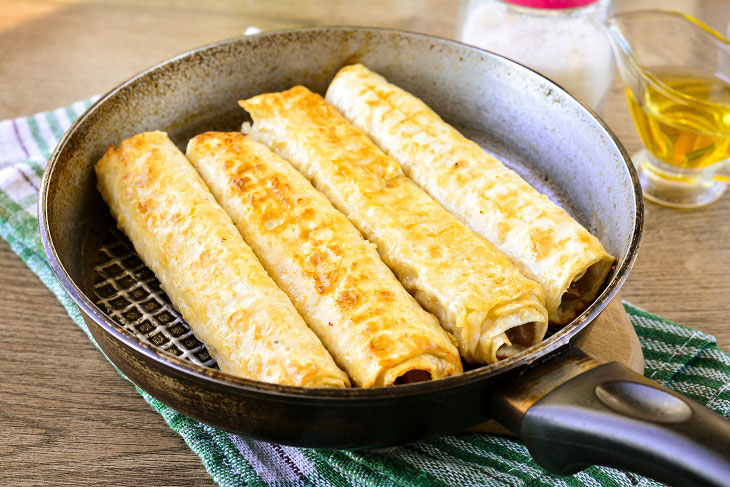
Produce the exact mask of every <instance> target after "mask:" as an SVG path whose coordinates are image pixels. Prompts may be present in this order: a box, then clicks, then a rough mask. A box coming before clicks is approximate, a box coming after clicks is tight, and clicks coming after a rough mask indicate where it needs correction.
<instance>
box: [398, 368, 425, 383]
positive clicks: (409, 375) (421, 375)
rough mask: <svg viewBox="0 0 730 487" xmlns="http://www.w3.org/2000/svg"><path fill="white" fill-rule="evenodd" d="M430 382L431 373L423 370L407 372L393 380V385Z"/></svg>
mask: <svg viewBox="0 0 730 487" xmlns="http://www.w3.org/2000/svg"><path fill="white" fill-rule="evenodd" d="M427 380H431V372H428V371H425V370H409V371H408V372H406V373H405V374H403V375H401V376H400V377H398V378H397V379H396V380H395V384H396V385H399V384H412V383H414V382H424V381H427Z"/></svg>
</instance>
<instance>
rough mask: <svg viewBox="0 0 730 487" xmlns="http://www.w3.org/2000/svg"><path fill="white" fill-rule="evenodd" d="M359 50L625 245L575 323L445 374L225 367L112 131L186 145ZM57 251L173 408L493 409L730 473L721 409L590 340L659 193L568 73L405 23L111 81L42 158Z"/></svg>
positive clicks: (645, 470) (717, 480)
mask: <svg viewBox="0 0 730 487" xmlns="http://www.w3.org/2000/svg"><path fill="white" fill-rule="evenodd" d="M354 62H362V63H364V64H365V65H367V66H369V67H370V68H371V69H373V70H375V71H377V72H380V73H382V74H383V75H385V76H386V77H387V78H388V79H390V80H391V81H393V82H394V83H396V84H398V85H400V86H402V87H403V88H405V89H407V90H409V91H410V92H412V93H414V94H415V95H416V96H418V97H420V98H422V99H423V100H425V102H426V103H428V104H429V105H430V106H431V107H432V108H433V109H434V110H435V111H436V112H437V113H439V114H440V115H441V116H442V117H443V118H444V119H445V120H446V121H448V122H450V123H452V124H453V125H455V126H456V127H457V128H459V129H460V130H462V131H464V132H465V133H466V134H467V136H469V137H472V138H474V139H475V140H476V141H477V142H479V143H480V144H482V145H483V146H484V147H485V149H487V150H489V151H491V152H493V153H495V154H496V155H497V156H499V157H500V158H501V159H502V160H504V161H506V163H507V164H508V165H509V166H511V167H513V168H514V169H515V170H517V171H518V172H519V173H520V174H522V175H523V176H524V177H525V178H526V179H527V180H528V181H529V182H530V183H532V184H533V185H535V186H536V187H537V188H538V189H540V190H541V191H543V192H545V193H547V194H548V195H549V196H551V197H552V198H553V200H555V201H557V202H558V203H559V204H560V205H562V206H563V207H564V208H566V209H567V210H568V211H569V212H570V213H572V215H573V216H574V217H575V218H577V219H578V220H579V221H580V222H581V223H582V224H583V225H585V226H586V227H587V228H588V229H590V230H591V231H592V232H593V233H594V234H595V235H597V236H598V237H599V238H600V240H601V242H602V243H603V244H604V246H605V247H606V249H607V250H608V251H609V252H610V253H611V254H613V255H614V256H616V257H617V262H616V265H615V268H614V269H613V271H612V273H611V275H610V276H609V278H608V280H607V282H606V284H605V288H604V289H603V291H602V293H601V294H600V296H599V297H598V298H597V299H596V300H595V301H594V302H593V303H592V304H591V305H590V306H589V307H588V308H587V309H586V310H585V311H584V312H583V313H582V314H581V315H580V316H579V317H578V318H576V319H575V320H574V321H573V322H572V323H570V324H569V325H567V326H565V327H563V328H562V329H560V330H559V331H557V332H556V333H554V334H553V335H552V336H550V337H549V338H547V339H546V340H544V341H543V342H542V343H540V344H538V345H536V346H534V347H532V348H530V349H528V350H526V351H524V352H523V353H520V354H518V355H516V356H514V357H512V358H510V359H508V360H504V361H501V362H499V363H497V364H494V365H488V366H483V367H479V368H475V369H472V370H468V371H466V372H465V373H464V374H462V375H459V376H456V377H451V378H446V379H441V380H437V381H431V382H422V383H416V384H408V385H400V386H394V387H388V388H375V389H354V388H353V389H346V390H324V389H304V388H298V387H291V386H281V385H275V384H264V383H260V382H256V381H251V380H246V379H240V378H235V377H232V376H229V375H226V374H223V373H221V372H220V371H219V370H217V369H216V368H215V364H214V362H213V361H212V359H211V358H210V356H209V355H208V354H207V352H206V351H205V348H204V346H203V345H202V344H201V343H200V342H198V341H197V340H196V339H195V337H194V336H193V335H192V333H191V331H190V329H189V327H188V326H187V324H186V323H185V322H184V320H182V318H181V317H180V315H179V314H178V313H177V312H176V311H175V309H174V308H173V307H172V306H171V305H170V303H169V300H168V299H167V297H166V296H165V294H164V291H163V290H162V289H160V286H159V283H158V282H157V280H156V279H155V277H154V275H153V274H152V273H151V272H150V271H149V269H147V268H146V267H145V266H144V265H143V264H142V262H141V261H140V260H139V258H138V257H137V255H136V254H135V252H134V250H133V247H132V246H131V244H130V243H129V242H128V241H127V240H126V239H125V238H124V236H123V235H121V234H120V233H119V232H118V231H117V230H116V229H115V223H114V221H113V220H112V218H111V217H110V215H109V212H108V209H107V207H106V206H105V204H104V203H103V201H102V200H101V198H100V196H99V194H98V192H97V191H96V188H95V183H96V181H95V176H94V175H93V165H94V163H95V162H96V161H97V160H98V159H99V158H100V157H101V155H102V153H103V151H104V150H105V149H106V148H107V147H108V146H109V145H110V144H117V143H119V142H120V141H121V140H122V139H124V138H126V137H129V136H131V135H134V134H137V133H139V132H143V131H147V130H156V129H161V130H165V131H167V132H168V133H169V135H170V136H171V138H172V139H173V140H174V141H175V142H176V143H177V144H178V145H179V146H181V147H183V146H184V145H185V143H186V141H187V140H188V138H189V137H191V136H193V135H195V134H198V133H200V132H203V131H206V130H237V129H238V128H239V127H240V125H241V123H242V122H243V121H244V120H246V114H245V112H243V111H242V110H240V109H239V108H238V107H237V105H236V101H237V100H238V99H242V98H247V97H250V96H253V95H256V94H259V93H263V92H270V91H279V90H284V89H287V88H290V87H291V86H293V85H295V84H304V85H306V86H308V87H309V88H310V89H312V90H314V91H317V92H319V93H324V91H325V90H326V87H327V85H328V83H329V81H330V80H331V79H332V77H333V76H334V74H335V73H336V71H337V70H338V69H339V68H340V67H342V66H343V65H346V64H350V63H354ZM39 205H40V206H39V218H40V233H41V239H42V241H43V245H44V248H45V251H46V254H47V256H48V260H49V262H50V264H51V266H52V268H53V270H54V271H55V273H56V275H57V276H58V278H59V279H60V281H61V283H62V284H63V286H64V287H65V289H66V290H67V291H68V293H69V294H70V295H71V297H72V298H73V299H74V301H75V302H76V304H78V306H79V307H80V308H81V310H82V311H83V314H84V319H85V320H86V323H87V324H88V326H89V329H90V330H91V332H92V334H93V336H94V337H95V339H96V340H97V342H98V343H99V345H100V346H101V348H102V349H103V351H104V352H105V353H106V355H107V356H108V357H109V359H111V360H112V362H114V363H115V364H116V365H117V366H118V367H119V368H120V369H121V370H122V371H123V372H124V373H125V374H126V375H127V377H129V378H130V379H131V380H132V381H133V382H135V383H136V384H137V385H139V386H140V387H141V388H142V389H144V390H146V391H148V392H149V393H150V394H152V395H153V396H154V397H156V398H157V399H159V400H161V401H162V402H164V403H166V404H168V405H170V406H171V407H173V408H174V409H176V410H178V411H180V412H181V413H184V414H186V415H188V416H191V417H193V418H195V419H198V420H200V421H203V422H205V423H208V424H211V425H214V426H217V427H221V428H224V429H226V430H229V431H232V432H236V433H239V434H242V435H246V436H249V437H254V438H258V439H262V440H266V441H272V442H278V443H284V444H288V445H297V446H306V447H324V448H373V447H384V446H390V445H397V444H404V443H408V442H413V441H417V440H420V439H424V438H428V437H432V436H436V435H443V434H448V433H453V432H457V431H461V430H464V429H466V428H469V427H471V426H474V425H476V424H478V423H481V422H483V421H485V420H487V419H490V418H493V419H496V420H498V421H499V422H500V423H501V424H503V425H504V426H505V427H507V428H508V429H509V430H510V431H512V432H513V433H515V434H516V435H518V436H520V437H521V438H522V439H523V440H524V441H525V443H526V444H527V446H528V448H529V449H530V452H531V454H532V455H533V457H534V458H535V459H536V461H537V462H538V463H539V464H540V465H542V466H543V467H545V468H547V469H548V470H551V471H553V472H556V473H559V474H569V473H573V472H576V471H578V470H580V469H582V468H584V467H586V466H588V465H590V464H602V465H608V466H615V467H620V468H626V469H631V470H634V471H636V472H637V473H641V474H645V475H649V476H653V477H655V478H657V479H659V480H662V481H666V482H671V483H683V484H686V483H688V482H689V483H704V484H717V485H722V484H724V483H726V482H728V479H730V459H729V458H728V455H729V453H728V452H730V440H729V438H730V426H729V425H728V422H726V421H725V420H724V419H723V418H722V417H721V416H719V415H717V414H715V413H713V412H710V411H709V410H708V409H705V408H703V407H702V406H700V405H698V404H697V403H694V402H692V401H690V400H688V399H686V398H684V397H682V396H680V395H678V394H676V393H674V392H671V391H669V390H667V389H665V388H663V387H661V386H659V385H658V384H656V383H654V382H652V381H649V380H647V379H645V378H644V377H642V376H640V375H638V374H635V373H633V372H631V371H630V370H629V369H627V368H625V367H623V366H621V365H619V364H617V363H609V364H603V365H600V364H599V363H598V362H596V361H595V360H593V359H592V358H590V357H589V356H587V355H586V354H584V353H583V352H581V350H580V340H581V336H582V335H583V334H584V333H585V332H586V330H587V329H588V328H589V326H590V325H591V323H592V322H593V321H594V320H595V318H596V317H597V316H598V315H599V314H600V313H601V311H602V310H603V309H604V307H605V306H606V305H607V304H608V303H609V302H610V300H611V299H612V298H613V297H614V296H615V295H616V293H617V291H618V290H619V288H620V287H621V285H622V284H623V282H624V281H625V279H626V277H627V276H628V273H629V270H630V269H631V266H632V264H633V262H634V259H635V257H636V252H637V250H638V245H639V240H640V237H641V231H642V220H643V206H642V198H641V192H640V188H639V186H638V183H637V179H636V174H635V173H634V170H633V168H632V165H631V164H630V161H629V157H628V155H627V154H626V151H625V150H624V149H623V147H622V146H621V144H620V143H619V142H618V140H616V137H615V136H614V135H613V134H612V133H611V131H610V130H609V129H608V128H607V127H606V126H605V125H604V124H603V122H601V121H600V120H599V119H598V118H597V117H596V116H595V115H594V114H593V113H591V111H590V110H588V109H587V108H585V107H584V106H582V105H581V104H580V103H579V102H578V101H576V100H575V99H574V98H572V97H571V96H570V95H568V94H567V93H566V92H565V91H563V90H562V89H561V88H560V87H559V86H558V85H556V84H554V83H552V82H551V81H549V80H547V79H545V78H543V77H541V76H539V75H538V74H536V73H534V72H532V71H530V70H529V69H527V68H525V67H523V66H521V65H519V64H517V63H514V62H512V61H509V60H507V59H504V58H502V57H500V56H497V55H495V54H492V53H489V52H486V51H482V50H479V49H476V48H473V47H469V46H465V45H462V44H459V43H457V42H453V41H449V40H445V39H439V38H435V37H430V36H426V35H420V34H413V33H406V32H400V31H394V30H385V29H371V28H349V27H325V28H310V29H300V30H290V31H281V32H272V33H266V34H260V35H257V36H248V37H242V38H237V39H232V40H228V41H223V42H220V43H217V44H213V45H210V46H206V47H202V48H200V49H196V50H193V51H190V52H188V53H185V54H182V55H180V56H178V57H175V58H173V59H170V60H168V61H166V62H164V63H162V64H159V65H157V66H155V67H153V68H151V69H150V70H148V71H145V72H143V73H141V74H139V75H138V76H136V77H134V78H132V79H131V80H129V81H127V82H125V83H123V84H122V85H120V86H119V87H117V88H115V89H114V90H112V91H111V92H109V93H108V94H107V95H105V96H104V97H102V98H101V99H100V100H99V101H98V102H97V103H96V104H95V105H93V106H92V107H91V108H89V110H88V111H87V112H86V113H85V114H84V115H82V116H81V118H80V119H79V120H78V121H77V122H76V123H75V124H74V125H73V126H72V127H71V129H70V130H69V131H68V132H67V133H66V135H65V136H64V137H63V139H62V140H61V142H60V143H59V145H58V147H57V148H56V150H55V152H54V153H53V155H52V157H51V159H50V162H49V166H48V169H47V171H46V173H45V176H44V178H43V183H42V187H41V193H40V203H39Z"/></svg>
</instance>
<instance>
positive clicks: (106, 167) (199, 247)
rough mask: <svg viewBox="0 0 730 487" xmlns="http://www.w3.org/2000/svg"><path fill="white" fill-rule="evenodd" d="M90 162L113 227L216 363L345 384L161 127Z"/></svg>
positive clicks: (310, 382)
mask: <svg viewBox="0 0 730 487" xmlns="http://www.w3.org/2000/svg"><path fill="white" fill-rule="evenodd" d="M95 170H96V174H97V180H98V181H97V182H98V189H99V191H100V192H101V195H102V197H103V198H104V200H105V201H106V202H107V204H108V205H109V208H110V210H111V213H112V215H113V216H114V218H115V219H116V221H117V224H118V226H119V228H120V229H121V230H122V231H123V232H124V233H125V234H126V235H127V236H128V237H129V239H130V241H131V242H132V244H133V245H134V247H135V249H136V250H137V252H138V254H139V255H140V257H141V258H142V260H143V261H144V262H145V263H146V264H147V265H148V266H149V267H150V269H152V271H153V272H154V273H155V275H156V276H157V278H158V279H159V280H160V283H161V284H162V287H163V288H164V290H165V292H166V293H167V295H168V296H169V297H170V300H171V301H172V303H173V304H174V305H175V307H176V308H177V309H178V310H179V311H180V313H181V314H182V315H183V317H184V318H185V320H186V321H187V322H188V323H189V324H190V326H191V328H192V329H193V332H194V333H195V335H196V336H198V338H200V339H201V340H202V341H203V342H204V343H205V344H206V346H207V348H208V351H209V352H210V354H211V355H212V356H213V357H214V358H215V360H216V361H217V362H218V365H219V367H220V369H221V370H222V371H223V372H226V373H229V374H232V375H237V376H240V377H244V378H249V379H254V380H260V381H265V382H274V383H279V384H286V385H296V386H305V387H345V386H347V385H349V379H348V377H347V376H346V374H345V373H344V372H342V371H341V370H340V369H339V368H338V367H337V366H336V365H335V362H334V361H333V360H332V357H330V355H329V353H328V352H327V351H326V350H325V348H324V346H323V345H322V344H321V343H320V341H319V339H318V338H317V337H316V336H315V334H314V333H313V332H312V331H311V330H310V329H309V328H308V327H307V325H306V324H305V323H304V320H303V319H302V317H301V316H299V314H298V313H297V311H296V310H295V309H294V306H293V305H292V303H291V301H289V298H287V296H286V295H285V294H284V293H283V292H282V291H281V290H280V289H279V288H277V287H276V284H275V283H274V282H273V281H272V280H271V278H270V277H269V276H268V275H267V274H266V271H265V270H264V269H263V267H261V264H260V263H259V262H258V260H257V259H256V257H255V255H254V253H253V251H252V250H251V249H250V248H249V247H248V245H246V243H245V242H244V241H243V239H242V238H241V236H240V234H239V233H238V230H237V229H236V228H235V226H234V225H233V223H232V222H231V220H230V218H229V217H228V215H227V214H226V213H225V211H224V210H223V209H222V208H221V207H220V206H219V205H218V204H217V203H216V201H215V198H214V197H213V195H212V194H211V193H210V191H208V188H206V186H205V185H204V183H203V181H202V180H201V179H200V177H199V176H198V174H197V172H196V171H195V169H194V168H193V167H192V166H191V165H190V163H189V161H188V160H187V159H186V158H185V156H184V155H183V154H182V153H181V152H180V151H179V150H178V149H177V147H175V145H174V144H173V143H172V142H171V141H170V140H169V139H168V138H167V135H166V134H165V133H164V132H147V133H142V134H139V135H136V136H134V137H131V138H129V139H126V140H124V141H123V142H121V143H120V144H119V148H118V149H115V148H114V147H113V146H112V147H109V149H108V150H107V151H106V153H105V154H104V156H103V157H102V158H101V159H100V160H99V162H98V163H97V164H96V166H95Z"/></svg>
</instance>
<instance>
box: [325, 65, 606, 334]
mask: <svg viewBox="0 0 730 487" xmlns="http://www.w3.org/2000/svg"><path fill="white" fill-rule="evenodd" d="M327 101H329V102H330V103H332V104H333V105H334V106H335V107H336V108H337V109H338V110H339V111H340V112H341V113H342V114H343V115H344V116H345V118H346V119H347V120H349V121H350V122H351V123H352V124H353V125H355V126H356V127H358V128H359V129H361V130H363V131H364V132H366V133H367V134H368V135H370V136H371V137H372V138H373V140H374V141H375V142H376V143H377V144H378V146H379V147H380V148H381V149H383V150H384V151H385V152H386V153H387V154H389V155H390V156H392V157H393V158H394V159H395V160H397V161H398V162H399V163H400V164H401V165H402V166H403V169H404V170H405V172H406V174H408V176H409V177H411V178H413V180H414V181H415V182H416V183H417V184H418V185H419V186H421V187H422V188H423V189H425V190H426V191H427V192H428V193H429V194H430V195H431V196H433V198H434V199H436V200H437V201H438V202H439V203H441V204H442V205H444V207H446V209H447V210H449V211H450V212H451V213H453V214H454V215H456V216H457V217H458V218H459V219H461V221H463V222H464V223H466V224H467V225H468V226H469V228H471V229H472V230H474V231H475V232H476V233H478V234H479V235H481V236H482V237H484V238H486V239H487V240H489V241H490V242H492V243H493V244H494V245H495V246H496V247H497V248H498V249H499V250H501V251H502V252H504V253H505V254H506V255H507V256H508V257H509V258H510V260H512V262H513V263H514V264H515V265H517V267H519V269H520V271H522V273H523V274H524V275H525V276H527V277H529V278H530V279H534V280H535V281H537V282H538V283H540V285H541V286H542V287H543V289H544V290H545V305H546V307H547V309H548V311H549V313H550V321H551V322H554V323H558V324H563V323H567V322H568V321H570V320H572V319H573V318H575V316H577V315H578V314H579V313H580V312H581V311H583V309H584V308H585V306H586V305H587V304H588V303H590V302H591V301H592V300H593V299H594V298H595V297H596V295H597V294H598V291H599V290H600V288H601V285H602V283H603V281H604V280H605V278H606V276H607V275H608V272H609V270H610V269H611V265H612V264H613V261H614V258H613V257H611V256H610V255H609V254H608V253H607V252H606V251H605V250H604V248H603V246H602V245H601V243H600V242H599V241H598V239H597V238H596V237H594V236H593V235H591V234H590V233H589V232H588V231H587V230H586V229H585V228H583V227H582V226H581V225H580V224H579V223H578V222H576V221H575V220H574V219H573V218H572V217H571V216H570V215H568V213H566V212H565V210H563V209H562V208H560V207H559V206H557V205H555V204H554V203H552V202H551V201H550V200H549V199H548V198H547V197H546V196H545V195H543V194H540V193H539V192H538V191H537V190H536V189H534V188H533V187H532V186H530V185H529V184H528V183H527V182H525V181H524V180H523V179H522V178H521V177H520V176H519V175H517V173H515V172H514V171H512V170H510V169H508V168H506V167H505V166H504V165H502V163H501V162H499V161H498V160H497V159H496V158H494V157H493V156H491V155H490V154H487V153H486V152H484V150H482V149H481V147H479V146H478V145H477V144H476V143H474V142H472V141H470V140H469V139H467V138H466V137H464V136H463V135H461V134H460V133H459V132H458V131H457V130H456V129H454V128H453V127H451V126H450V125H449V124H447V123H446V122H444V121H443V120H441V118H440V117H439V116H438V115H437V114H436V113H434V112H433V111H432V110H431V109H430V108H429V107H428V106H427V105H426V104H425V103H423V102H422V101H421V100H419V99H418V98H416V97H415V96H413V95H411V94H410V93H408V92H406V91H404V90H402V89H400V88H398V87H397V86H395V85H392V84H390V83H388V82H387V81H386V80H385V78H383V77H382V76H380V75H378V74H376V73H373V72H372V71H370V70H368V69H367V68H366V67H365V66H363V65H361V64H355V65H352V66H346V67H344V68H342V69H341V70H340V71H339V72H338V73H337V76H335V79H334V80H333V81H332V83H331V84H330V87H329V89H328V90H327ZM584 275H585V276H586V278H585V279H583V281H584V282H583V285H582V286H581V291H582V293H583V294H582V296H581V299H577V300H575V299H574V300H569V299H563V294H564V293H565V292H566V291H567V290H568V288H569V287H570V285H571V283H573V282H574V281H577V280H579V279H580V278H581V277H582V276H584Z"/></svg>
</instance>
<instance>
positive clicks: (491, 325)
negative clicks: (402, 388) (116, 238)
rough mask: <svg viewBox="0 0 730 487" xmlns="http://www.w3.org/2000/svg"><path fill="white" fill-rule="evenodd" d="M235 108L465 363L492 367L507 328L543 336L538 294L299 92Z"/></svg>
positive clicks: (331, 113) (352, 131)
mask: <svg viewBox="0 0 730 487" xmlns="http://www.w3.org/2000/svg"><path fill="white" fill-rule="evenodd" d="M240 103H241V105H242V106H243V107H244V108H245V109H246V110H248V111H249V113H250V114H251V116H252V118H253V120H254V125H253V127H251V128H250V130H251V132H250V133H251V136H252V137H253V138H255V139H256V140H259V141H261V142H264V143H265V144H267V145H268V146H270V147H272V148H273V149H274V150H276V151H277V152H278V153H279V154H280V155H282V156H283V157H284V158H286V159H288V160H289V161H290V162H291V163H292V165H293V166H294V167H296V168H297V169H298V170H299V171H300V172H302V173H303V174H304V175H306V176H307V177H308V178H309V179H310V180H311V181H312V182H313V184H314V186H315V187H316V188H317V189H319V190H320V191H322V192H323V193H324V194H325V195H326V196H327V197H328V198H329V200H330V201H331V202H332V203H333V205H334V206H335V207H336V208H337V209H339V210H340V211H342V212H343V213H345V214H346V215H347V217H348V218H349V219H350V221H352V222H353V223H354V225H355V226H356V227H357V228H358V229H359V230H360V231H361V232H362V234H363V235H365V237H366V238H368V240H370V241H371V242H373V243H375V244H376V245H377V248H378V252H379V253H380V256H381V257H382V259H383V261H384V262H385V263H386V264H387V265H388V266H389V267H390V268H391V269H392V270H393V272H395V274H396V276H398V279H399V280H400V281H401V283H402V284H403V285H404V286H405V288H406V289H407V290H408V291H409V292H410V293H411V294H412V295H413V296H414V297H415V298H416V300H418V301H419V302H420V303H421V305H423V306H424V307H425V308H426V309H427V310H428V311H431V312H432V313H434V314H435V315H436V316H437V317H438V318H439V320H440V322H441V325H442V326H443V327H444V328H445V329H446V330H447V331H449V332H451V333H452V334H454V336H455V337H456V339H457V341H458V343H459V349H460V351H461V354H462V356H464V358H466V359H467V360H468V361H470V362H477V363H484V362H489V363H491V362H495V361H496V360H497V350H499V349H500V348H501V347H502V346H503V345H509V344H510V341H509V338H508V337H507V334H506V333H505V332H506V331H507V330H509V329H510V328H513V327H517V326H525V327H529V328H531V329H533V332H534V333H532V334H531V336H533V337H534V343H537V342H539V341H540V340H541V339H542V337H543V335H544V333H545V329H546V326H547V325H546V324H547V311H546V310H545V308H544V307H543V295H542V290H541V289H540V286H539V285H537V284H536V283H535V282H533V281H530V280H529V279H526V278H525V277H523V276H522V275H521V274H520V273H519V271H518V270H517V269H516V268H515V267H514V266H513V265H512V264H510V262H509V261H508V259H507V258H506V257H505V256H504V255H502V254H501V253H500V252H499V251H497V250H496V249H494V247H493V246H492V245H490V244H489V243H488V242H487V241H485V240H484V239H482V238H481V237H479V236H477V235H476V234H474V233H473V232H471V231H470V230H469V229H468V228H467V227H466V226H465V225H463V224H462V223H461V222H459V220H458V219H457V218H456V217H454V216H453V215H451V214H450V213H449V212H447V211H446V210H445V209H444V208H443V207H441V206H440V205H439V204H438V203H436V202H435V201H434V200H433V199H432V198H430V197H429V196H428V195H427V194H426V193H425V192H424V191H423V190H421V189H420V188H419V187H418V186H416V185H415V184H414V183H413V182H412V181H411V180H410V179H408V178H407V177H405V176H404V175H403V173H402V171H401V170H400V167H399V166H398V164H397V163H396V162H395V161H394V160H393V159H391V158H390V157H388V156H386V155H385V154H384V153H383V152H382V151H380V150H379V149H378V148H377V147H376V146H375V144H373V143H372V141H370V139H369V138H368V137H367V136H366V135H364V134H363V133H362V132H360V131H359V130H357V129H356V128H354V127H353V126H352V125H350V124H349V123H347V121H346V120H344V119H343V118H342V117H341V116H340V115H339V114H338V113H337V111H336V110H335V109H334V108H333V107H332V106H330V105H329V104H327V103H326V102H325V101H324V100H323V99H322V97H321V96H319V95H316V94H314V93H312V92H310V91H309V90H307V89H306V88H304V87H295V88H292V89H291V90H288V91H284V92H281V93H272V94H266V95H260V96H257V97H254V98H251V99H249V100H246V101H244V102H240Z"/></svg>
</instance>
